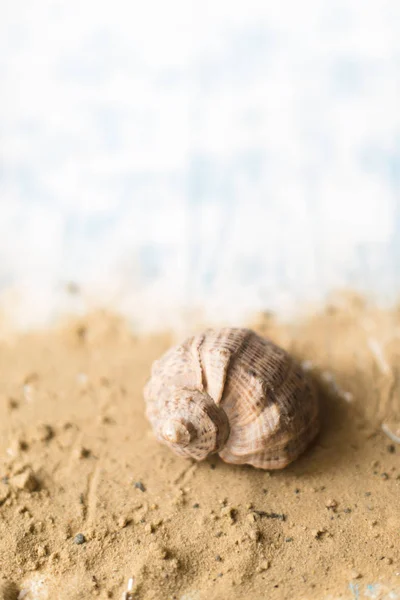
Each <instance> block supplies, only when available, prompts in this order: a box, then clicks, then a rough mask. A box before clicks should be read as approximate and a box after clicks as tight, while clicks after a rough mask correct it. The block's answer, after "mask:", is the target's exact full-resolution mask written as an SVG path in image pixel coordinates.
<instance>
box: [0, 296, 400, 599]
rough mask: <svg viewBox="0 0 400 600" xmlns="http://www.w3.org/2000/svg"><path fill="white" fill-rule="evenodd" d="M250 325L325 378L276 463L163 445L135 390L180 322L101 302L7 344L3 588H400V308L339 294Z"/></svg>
mask: <svg viewBox="0 0 400 600" xmlns="http://www.w3.org/2000/svg"><path fill="white" fill-rule="evenodd" d="M252 326H253V327H254V328H255V329H256V330H257V331H258V332H260V333H262V334H263V335H266V336H270V337H271V338H272V339H274V340H275V341H276V342H278V343H280V344H281V345H283V346H284V347H285V348H287V349H288V350H289V351H291V352H293V353H294V354H295V355H296V356H297V357H298V358H299V360H301V361H302V362H303V365H304V368H306V369H309V370H310V371H311V373H312V374H313V376H314V378H315V380H316V382H317V385H318V388H319V392H320V398H321V410H322V421H323V423H322V431H321V434H320V435H319V437H318V439H317V441H316V443H315V444H314V445H313V446H312V447H311V448H310V449H309V450H308V451H307V452H306V453H305V454H304V455H303V456H302V457H301V458H300V459H299V460H297V461H296V462H295V463H293V464H292V465H290V466H289V467H287V468H286V469H284V470H283V471H274V472H265V471H260V470H256V469H254V468H252V467H246V466H244V467H237V466H230V465H227V464H224V463H223V462H222V461H221V460H220V459H219V458H218V457H211V458H209V459H208V460H207V461H205V462H203V463H194V462H191V461H186V460H185V459H182V458H180V457H177V456H174V455H173V454H172V453H171V452H170V450H168V449H167V448H166V447H163V446H160V445H159V444H158V443H157V442H156V440H155V439H154V437H153V434H152V432H151V430H150V427H149V425H148V423H147V421H146V419H145V416H144V404H143V399H142V388H143V385H144V383H145V381H146V379H147V377H148V375H149V369H150V365H151V363H152V361H153V360H154V359H155V358H157V357H158V356H159V355H160V354H161V353H162V352H163V351H164V350H166V349H167V348H168V346H169V345H170V343H171V342H172V341H175V339H174V338H173V337H172V336H171V335H168V334H160V335H152V336H150V335H149V336H141V337H136V336H135V334H134V333H132V331H131V330H130V328H129V326H128V324H127V323H125V322H124V321H123V320H122V319H119V318H118V317H116V316H113V315H110V314H105V313H96V314H92V315H89V316H88V317H87V318H85V319H83V320H80V321H79V322H74V323H70V324H68V325H67V326H65V325H63V326H60V327H57V328H53V329H50V330H47V331H40V332H34V333H26V334H15V335H11V336H10V335H7V337H4V338H3V339H2V340H1V343H0V372H1V378H0V573H1V576H0V582H1V583H0V599H1V600H5V599H7V600H15V598H17V597H18V596H19V598H25V599H26V600H32V599H38V600H39V599H46V598H48V599H54V598H57V599H60V600H67V599H68V600H75V599H76V600H77V599H87V598H91V597H99V598H118V599H120V598H121V596H122V593H123V592H124V590H125V589H126V586H127V582H128V579H129V578H130V577H134V585H133V592H134V593H133V596H132V597H133V598H137V599H141V600H150V599H153V600H158V599H182V600H214V599H215V600H217V599H218V600H225V599H226V600H228V599H229V600H232V599H245V598H246V599H249V598H250V599H253V600H259V599H260V600H261V599H265V598H268V599H269V600H276V599H310V600H312V599H330V600H333V599H335V598H364V597H369V598H389V597H390V598H393V599H394V598H397V597H399V598H400V544H399V538H400V502H399V493H400V445H399V444H397V443H396V441H395V440H392V439H390V438H389V436H388V435H387V433H385V432H384V431H383V430H382V423H383V424H384V425H385V426H386V431H387V432H388V433H389V434H390V433H393V432H395V431H396V427H398V426H399V425H400V415H399V381H398V375H399V373H400V310H399V309H393V310H391V311H386V312H385V311H379V310H378V309H375V308H373V307H369V306H367V305H366V304H365V303H364V302H363V301H362V300H361V299H360V298H357V297H354V296H344V295H343V296H339V297H338V298H336V299H334V300H332V302H331V303H330V304H329V305H328V306H327V307H326V308H325V309H324V310H323V311H320V312H319V313H318V314H314V315H313V316H311V317H308V318H304V319H303V320H301V321H297V322H296V323H294V324H290V325H287V324H280V323H279V322H278V321H277V320H276V319H275V318H274V317H273V316H272V315H268V314H264V315H260V316H258V317H257V319H255V322H254V323H252ZM7 590H8V591H7ZM390 591H391V592H392V595H391V596H389V595H388V593H389V592H390ZM396 592H397V594H398V595H397V596H396V595H395V594H396Z"/></svg>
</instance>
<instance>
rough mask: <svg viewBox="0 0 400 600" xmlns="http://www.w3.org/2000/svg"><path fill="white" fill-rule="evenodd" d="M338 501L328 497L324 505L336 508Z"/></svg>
mask: <svg viewBox="0 0 400 600" xmlns="http://www.w3.org/2000/svg"><path fill="white" fill-rule="evenodd" d="M337 505H338V503H337V502H336V500H334V499H333V498H329V499H328V500H327V501H326V502H325V506H326V508H332V509H334V508H337Z"/></svg>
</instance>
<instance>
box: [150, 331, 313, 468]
mask: <svg viewBox="0 0 400 600" xmlns="http://www.w3.org/2000/svg"><path fill="white" fill-rule="evenodd" d="M144 397H145V401H146V414H147V416H148V418H149V420H150V422H151V424H152V426H153V429H154V431H155V434H156V437H157V438H158V439H159V440H160V441H161V442H163V443H164V444H167V445H169V446H170V447H171V449H172V450H174V451H175V452H176V453H178V454H180V455H182V456H187V457H192V458H195V459H196V460H202V459H204V458H206V457H207V456H208V455H209V454H211V453H215V452H218V453H219V455H220V457H221V458H222V460H224V461H226V462H229V463H233V464H250V465H253V466H255V467H257V468H263V469H278V468H283V467H285V466H286V465H288V464H289V463H290V462H292V461H293V460H295V459H296V458H297V457H298V456H299V455H300V454H301V453H302V452H303V451H304V450H305V449H306V447H307V446H308V445H309V444H310V443H311V441H312V440H313V439H314V438H315V436H316V435H317V433H318V430H319V414H318V413H319V410H318V398H317V396H316V393H315V390H314V387H313V384H312V382H311V380H310V378H309V375H308V374H307V373H305V372H304V371H303V370H302V368H301V366H300V365H299V364H297V363H296V361H295V360H294V359H293V358H292V357H291V356H290V355H289V354H288V353H287V352H286V351H285V350H283V349H282V348H280V347H279V346H277V345H275V344H274V343H273V342H272V341H271V340H268V339H264V338H262V337H260V336H259V335H257V334H256V333H254V332H253V331H251V330H249V329H240V328H227V327H225V328H222V329H208V330H206V331H205V332H204V333H202V334H200V335H197V336H193V337H191V338H188V339H187V340H186V341H184V342H183V343H182V344H180V345H179V346H176V347H175V348H171V349H170V350H168V351H167V352H166V353H165V354H164V356H162V357H161V358H159V359H158V360H157V361H155V362H154V364H153V368H152V372H151V377H150V380H149V381H148V382H147V383H146V386H145V391H144Z"/></svg>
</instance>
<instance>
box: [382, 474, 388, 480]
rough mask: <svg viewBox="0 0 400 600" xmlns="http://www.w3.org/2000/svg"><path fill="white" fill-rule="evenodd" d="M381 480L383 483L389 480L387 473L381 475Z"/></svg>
mask: <svg viewBox="0 0 400 600" xmlns="http://www.w3.org/2000/svg"><path fill="white" fill-rule="evenodd" d="M381 479H383V481H387V480H388V479H389V475H388V474H387V473H381Z"/></svg>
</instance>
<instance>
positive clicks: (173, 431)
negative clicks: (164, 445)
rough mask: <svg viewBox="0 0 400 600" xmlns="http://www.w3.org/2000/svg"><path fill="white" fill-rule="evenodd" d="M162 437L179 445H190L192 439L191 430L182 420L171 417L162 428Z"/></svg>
mask: <svg viewBox="0 0 400 600" xmlns="http://www.w3.org/2000/svg"><path fill="white" fill-rule="evenodd" d="M162 437H163V438H164V439H165V440H166V441H167V442H169V443H171V444H178V445H179V446H182V447H185V446H188V444H189V443H190V440H191V435H190V431H189V430H188V428H187V427H186V426H185V425H184V424H183V423H182V422H181V421H177V420H175V419H169V420H168V421H166V422H165V423H164V425H163V428H162Z"/></svg>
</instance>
